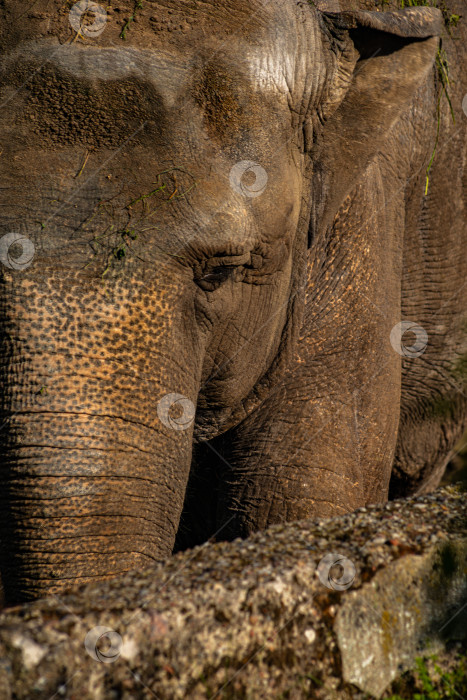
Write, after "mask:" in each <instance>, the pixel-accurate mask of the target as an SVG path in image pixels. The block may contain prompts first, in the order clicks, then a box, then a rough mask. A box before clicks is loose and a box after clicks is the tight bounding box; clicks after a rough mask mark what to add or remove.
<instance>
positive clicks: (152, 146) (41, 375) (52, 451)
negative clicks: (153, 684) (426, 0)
mask: <svg viewBox="0 0 467 700" xmlns="http://www.w3.org/2000/svg"><path fill="white" fill-rule="evenodd" d="M51 5H52V6H53V7H51ZM148 5H150V6H148ZM133 6H134V5H133V3H128V2H126V3H125V2H123V1H122V2H121V3H113V9H111V10H109V13H108V18H107V23H106V26H105V28H104V30H103V31H102V33H100V34H99V35H98V36H96V37H84V38H80V37H76V33H75V32H74V31H73V30H72V29H71V27H70V23H69V17H68V10H67V8H63V3H62V2H61V0H54V1H53V2H46V0H39V2H37V3H35V5H34V8H33V9H30V8H29V2H21V3H18V2H17V0H15V2H13V1H12V0H7V1H6V3H4V5H2V8H1V9H0V19H1V37H0V41H1V51H2V55H3V56H4V59H3V64H2V65H3V73H2V93H1V104H2V107H1V110H0V119H1V121H2V124H1V126H2V133H3V138H2V148H3V154H2V157H1V163H2V177H1V183H2V190H1V192H2V195H4V196H5V199H4V201H3V202H2V203H1V209H0V211H1V212H2V223H1V227H2V228H1V232H2V233H9V232H19V233H21V234H22V235H24V236H26V237H27V238H29V239H30V240H31V241H32V242H33V244H34V248H35V254H34V258H33V260H32V262H31V264H29V265H24V266H23V268H22V269H15V268H14V265H12V263H11V260H12V259H14V256H15V255H17V256H18V255H19V254H20V253H21V250H22V251H23V254H24V250H25V249H24V247H23V248H22V249H21V247H20V248H19V253H18V249H16V252H15V251H14V250H12V251H10V253H11V256H10V258H8V257H5V253H3V255H4V257H3V261H4V264H3V266H2V269H1V273H2V279H1V286H0V290H1V292H0V303H1V323H2V355H3V361H2V365H1V367H2V373H3V376H2V386H3V393H2V412H3V416H4V420H5V421H6V423H5V424H4V426H3V428H2V430H1V431H0V440H1V446H2V453H3V456H2V463H1V470H2V471H1V480H2V489H1V499H2V502H1V504H0V510H1V516H0V517H1V540H2V549H1V560H0V571H1V575H2V580H3V585H4V589H5V598H6V600H7V601H10V602H11V601H14V600H19V599H24V598H28V597H34V596H37V595H42V594H44V593H46V592H51V591H55V592H58V591H60V590H62V589H63V588H65V587H67V586H70V585H72V584H77V583H82V582H84V581H87V580H90V579H92V578H96V577H107V576H111V575H114V574H116V573H118V572H121V571H124V570H128V569H131V568H136V567H139V566H144V565H146V564H147V563H148V562H150V561H151V560H154V559H160V558H162V557H165V556H167V555H169V554H170V553H171V551H172V550H173V548H174V546H175V548H181V547H186V546H190V545H193V544H195V543H197V542H200V541H203V540H204V539H206V538H207V537H209V536H213V535H216V536H217V537H218V538H223V537H235V536H238V535H245V534H247V533H249V532H251V531H253V530H255V529H257V528H263V527H266V526H267V525H270V524H272V523H276V522H280V521H284V520H291V519H295V518H301V517H307V516H331V515H335V514H340V513H343V512H348V511H351V510H352V509H354V508H356V507H358V506H362V505H364V504H366V503H369V502H383V501H385V500H386V499H387V497H388V491H389V492H390V494H391V495H399V494H404V493H407V494H408V493H412V492H423V491H424V490H428V489H430V488H432V487H434V486H435V485H436V484H437V483H438V482H439V479H440V477H441V475H442V472H443V469H444V464H445V462H446V458H447V455H448V453H449V451H450V450H451V449H452V448H453V446H454V444H455V442H456V440H457V439H458V437H459V436H460V434H461V432H462V429H463V426H464V424H465V417H466V405H465V395H464V394H463V393H462V391H461V390H462V385H461V383H462V378H460V379H459V376H460V375H461V372H460V371H459V366H460V365H459V358H460V357H461V355H462V353H463V352H465V336H463V335H462V328H463V325H462V324H463V322H464V323H465V321H463V319H462V314H461V311H462V310H463V309H464V306H465V287H464V288H462V283H463V282H464V278H465V249H463V245H464V246H465V242H466V241H465V225H464V224H463V216H464V212H463V200H462V197H461V188H462V181H461V172H462V158H465V127H462V125H461V123H462V119H463V118H465V117H463V114H462V111H461V107H460V103H461V99H462V95H463V94H464V93H463V92H462V86H461V84H460V83H459V80H460V79H462V80H465V71H464V73H462V70H461V65H462V63H460V64H459V66H458V65H457V64H456V63H454V64H453V72H456V76H455V77H456V78H457V79H458V82H457V84H456V87H455V90H456V92H455V95H454V94H453V97H452V101H453V106H454V109H455V111H456V116H457V122H458V126H456V127H454V126H453V125H452V124H451V122H450V116H449V111H448V109H447V103H446V104H445V102H444V101H442V102H441V103H440V105H441V106H440V114H441V122H440V123H441V130H440V131H441V137H440V141H439V144H438V149H437V150H438V152H437V154H436V158H435V160H434V164H433V168H432V170H431V175H430V183H429V194H428V196H427V197H425V196H424V188H425V170H426V166H427V163H428V160H429V158H430V156H431V153H432V151H433V146H434V142H435V136H436V103H437V92H436V69H435V68H434V66H433V62H434V58H435V54H436V51H437V46H438V35H439V34H440V32H441V29H442V20H441V16H440V13H439V12H438V11H437V10H433V9H430V8H413V9H410V10H407V11H404V12H399V13H390V12H384V13H382V12H380V13H368V12H351V13H344V14H339V15H336V14H335V15H332V14H326V13H322V12H321V11H319V10H318V9H316V8H315V7H312V6H311V5H308V4H306V3H304V2H295V1H294V0H287V1H286V2H284V1H283V0H280V1H279V0H277V1H276V0H270V1H269V2H260V1H259V0H254V1H253V2H252V1H250V0H249V1H248V2H246V1H243V0H238V1H237V2H235V3H232V2H224V1H223V0H221V1H220V2H215V3H214V2H202V1H196V2H193V3H184V2H181V1H180V0H166V1H165V2H159V1H157V2H151V3H144V7H143V9H141V10H139V11H138V14H137V17H136V21H135V22H133V23H132V24H131V27H130V29H129V30H128V31H127V33H126V39H125V40H124V41H123V40H122V39H121V38H120V36H119V34H120V32H121V29H122V24H123V19H122V18H125V17H128V16H129V14H130V9H132V8H133ZM20 7H21V11H20V9H19V8H20ZM344 9H345V8H344ZM117 10H118V11H117ZM459 44H460V46H459ZM448 47H450V48H451V49H452V51H457V52H458V56H457V58H459V57H460V58H462V56H461V53H460V52H462V51H463V50H464V49H463V48H462V42H458V44H454V43H453V42H451V43H449V40H448ZM453 47H454V48H453ZM465 91H466V90H465V86H464V92H465ZM461 93H462V94H461ZM462 129H463V130H462ZM241 161H252V162H254V163H256V164H258V165H259V166H260V168H261V169H260V170H258V169H257V171H256V172H257V174H258V178H257V179H256V182H255V177H254V175H253V174H252V173H251V172H249V173H246V174H245V175H244V176H243V179H242V180H239V179H238V178H237V179H235V170H234V171H232V168H233V166H235V164H237V163H239V162H241ZM240 185H242V186H243V189H242V187H241V186H240ZM262 186H264V189H263V190H262V191H261V192H259V193H256V192H254V194H255V195H257V196H250V195H251V189H252V188H253V189H254V188H255V187H256V189H257V190H258V188H260V189H261V187H262ZM447 193H448V194H447ZM16 259H17V260H22V259H23V258H16ZM5 261H6V263H7V264H5ZM401 320H410V321H413V322H414V323H416V324H418V325H420V326H422V327H423V328H424V329H425V330H426V332H427V333H428V339H429V342H428V346H427V348H426V350H425V352H424V353H423V354H421V355H420V356H419V357H416V358H405V359H404V360H402V359H401V354H399V353H398V352H396V351H395V350H394V348H393V347H392V345H391V343H390V333H391V329H393V327H394V325H395V324H397V323H398V322H400V321H401ZM464 330H465V329H464ZM404 340H406V338H404ZM407 342H408V344H410V340H408V341H407ZM463 343H464V345H463ZM456 363H457V364H456ZM174 393H175V394H180V395H182V396H183V397H185V399H187V400H184V401H182V403H179V405H178V409H180V408H182V409H184V410H185V413H184V414H183V415H180V412H179V413H177V408H176V407H174V408H173V409H172V412H171V413H170V414H169V416H171V418H172V419H173V421H174V420H175V421H177V420H179V421H181V423H176V422H175V424H174V422H172V424H171V423H170V422H169V421H168V420H167V419H166V417H164V414H163V412H161V406H162V407H163V406H164V403H162V404H161V403H160V401H161V399H163V397H164V396H166V395H167V394H174ZM190 402H191V403H190ZM191 405H194V406H196V420H195V422H194V424H192V422H191V421H190V407H191ZM158 406H159V413H158ZM161 418H162V419H161ZM174 426H175V427H174ZM391 475H392V477H391Z"/></svg>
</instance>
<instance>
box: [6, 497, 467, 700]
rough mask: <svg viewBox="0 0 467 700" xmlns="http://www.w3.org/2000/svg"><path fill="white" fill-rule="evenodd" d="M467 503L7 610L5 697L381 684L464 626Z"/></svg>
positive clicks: (376, 509)
mask: <svg viewBox="0 0 467 700" xmlns="http://www.w3.org/2000/svg"><path fill="white" fill-rule="evenodd" d="M466 516H467V505H466V503H465V494H463V493H461V492H459V491H458V490H456V489H455V488H453V487H448V488H445V489H438V491H436V492H435V493H433V494H431V495H429V496H425V497H422V498H418V499H408V500H401V501H394V502H392V503H390V504H388V505H386V506H372V507H368V508H366V509H360V510H358V511H356V512H355V513H352V514H350V515H346V516H342V517H339V518H334V519H332V520H327V521H316V520H314V521H301V522H297V523H291V524H287V525H283V526H276V527H273V528H270V529H269V530H267V531H266V532H262V533H257V534H255V535H253V536H252V537H250V538H249V539H248V540H245V541H240V540H236V541H235V542H231V543H223V542H221V543H217V544H207V545H203V546H202V547H198V548H196V549H194V550H191V551H189V552H184V553H181V554H178V555H176V556H175V557H173V558H172V559H170V560H168V561H166V562H163V563H161V564H157V565H155V566H153V567H151V568H149V569H146V570H144V571H138V572H131V573H128V574H126V575H125V576H122V577H119V578H116V579H114V580H111V581H105V582H101V583H95V584H90V585H87V586H85V587H83V588H81V589H78V590H76V591H71V592H69V593H67V594H66V595H62V596H61V597H60V598H58V597H51V598H47V599H44V600H40V601H37V602H36V603H32V604H29V605H25V606H21V607H18V608H14V609H10V610H8V611H5V612H4V613H3V614H2V615H1V616H0V700H10V699H13V698H15V699H17V700H23V699H24V700H26V699H27V700H30V699H31V698H37V700H42V699H44V700H49V698H50V697H51V696H53V695H54V694H56V698H70V699H71V698H79V700H91V699H92V700H100V699H102V700H107V698H109V699H113V698H115V699H117V698H119V699H120V698H121V699H123V700H130V698H131V699H132V700H134V699H135V698H145V699H146V698H153V697H154V696H155V697H157V698H160V699H164V700H166V699H167V700H172V699H173V700H175V699H178V698H193V699H198V698H199V699H201V698H214V697H215V698H255V699H256V698H261V699H263V698H265V699H266V698H271V699H272V698H274V699H276V698H279V697H287V698H291V699H292V700H293V699H295V698H296V699H298V698H307V697H312V698H318V699H321V698H322V699H323V700H328V698H329V699H330V698H337V699H340V698H342V699H343V700H344V699H345V700H346V699H347V698H363V697H368V695H365V693H367V694H370V696H372V697H380V696H381V695H382V694H383V693H384V691H385V689H386V688H387V687H388V686H389V685H390V683H391V681H392V680H393V679H394V678H395V677H396V676H397V675H399V674H400V673H401V672H402V671H403V670H404V669H406V668H410V667H412V666H413V664H414V660H415V657H416V656H420V655H421V654H423V653H424V652H425V651H426V650H429V651H430V653H432V652H433V651H436V650H441V649H443V648H444V645H445V642H446V640H448V639H459V638H461V637H462V633H463V632H464V630H465V629H466V624H465V616H463V613H465V611H466V608H464V609H463V611H462V606H463V605H464V604H465V601H466V598H467V590H466V589H467V585H466V577H465V554H466V547H467V544H466V538H465V524H466V521H467V517H466ZM333 553H334V554H336V556H337V558H340V568H339V565H338V566H337V567H336V566H335V567H333V568H330V561H331V560H332V557H331V556H330V555H331V554H333ZM324 557H326V558H325V559H324ZM334 559H336V557H334ZM96 628H104V629H96ZM106 630H107V631H106ZM99 639H100V641H98V640H99ZM85 643H86V646H85ZM106 643H107V646H108V647H109V646H110V648H106V646H105V644H106Z"/></svg>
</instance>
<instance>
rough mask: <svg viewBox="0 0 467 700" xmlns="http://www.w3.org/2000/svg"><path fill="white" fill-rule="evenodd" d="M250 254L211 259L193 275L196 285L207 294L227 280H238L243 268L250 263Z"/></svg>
mask: <svg viewBox="0 0 467 700" xmlns="http://www.w3.org/2000/svg"><path fill="white" fill-rule="evenodd" d="M250 258H251V256H250V253H247V254H245V255H229V256H219V257H216V258H211V259H210V260H208V261H207V262H206V264H205V265H204V266H203V268H202V269H199V270H198V274H195V282H196V284H197V285H198V286H199V287H201V289H204V290H205V291H207V292H213V291H214V290H215V289H217V288H218V287H220V286H221V285H222V284H224V282H226V281H227V280H228V279H230V278H232V277H234V278H235V280H238V279H240V277H241V275H242V273H243V271H244V266H245V265H248V263H249V262H250Z"/></svg>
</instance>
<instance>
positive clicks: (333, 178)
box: [305, 7, 442, 233]
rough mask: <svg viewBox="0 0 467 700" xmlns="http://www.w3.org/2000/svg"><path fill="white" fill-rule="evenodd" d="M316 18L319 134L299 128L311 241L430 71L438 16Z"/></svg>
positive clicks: (430, 12) (409, 12) (423, 11)
mask: <svg viewBox="0 0 467 700" xmlns="http://www.w3.org/2000/svg"><path fill="white" fill-rule="evenodd" d="M318 14H319V16H320V20H321V22H322V29H323V32H324V36H325V45H326V46H327V50H328V51H329V52H330V58H331V62H332V61H334V67H333V70H332V71H331V75H330V76H329V77H328V79H327V83H326V89H325V95H324V100H323V102H322V104H321V106H320V108H319V110H318V115H317V116H318V124H319V123H321V124H322V125H323V126H322V128H319V129H315V128H314V126H315V125H314V124H313V126H311V124H310V119H309V120H308V125H307V124H305V147H306V148H307V150H308V151H309V152H310V155H311V157H312V160H313V171H314V176H313V181H314V197H313V199H314V201H315V207H314V211H313V213H312V221H311V233H313V232H316V230H317V228H319V229H321V230H322V227H326V226H327V225H329V224H330V223H331V221H332V219H333V218H334V216H335V214H336V213H337V210H338V208H339V206H340V205H341V204H342V201H343V200H344V198H345V196H346V195H347V194H348V193H349V191H350V190H351V188H352V186H353V185H354V184H355V183H356V182H357V180H358V177H359V175H360V174H361V173H362V172H363V170H364V169H365V168H366V166H367V165H368V163H369V162H370V160H371V159H372V158H373V157H374V156H375V155H376V153H377V152H378V150H379V149H380V148H381V146H382V143H383V141H384V139H385V137H386V135H387V133H388V131H389V130H390V128H391V127H392V125H393V124H394V122H395V121H396V120H397V118H398V116H399V114H400V112H401V110H402V108H403V107H404V105H405V104H406V103H407V102H408V101H409V100H410V99H411V97H412V96H413V94H414V92H415V90H416V89H417V87H419V86H420V84H421V83H422V82H423V80H424V78H425V77H426V75H427V73H428V72H429V70H430V68H431V67H432V65H433V62H434V59H435V56H436V51H437V47H438V40H439V39H438V37H439V34H440V32H441V28H442V15H441V12H440V11H439V10H437V9H435V8H431V7H423V8H421V7H417V8H407V9H406V10H400V11H397V12H363V11H361V12H359V11H356V12H340V13H328V12H323V13H318ZM312 119H313V118H312V117H311V122H312ZM307 126H308V138H307ZM310 126H311V129H310ZM310 131H311V133H312V136H311V139H310V135H309V134H310ZM310 140H311V143H310ZM307 146H308V147H307ZM313 229H314V230H313Z"/></svg>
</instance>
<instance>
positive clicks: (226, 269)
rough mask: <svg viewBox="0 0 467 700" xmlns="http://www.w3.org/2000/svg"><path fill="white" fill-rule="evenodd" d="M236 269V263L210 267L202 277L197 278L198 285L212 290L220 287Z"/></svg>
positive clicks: (209, 290)
mask: <svg viewBox="0 0 467 700" xmlns="http://www.w3.org/2000/svg"><path fill="white" fill-rule="evenodd" d="M236 269H238V266H237V265H222V266H218V267H212V268H211V269H210V270H209V271H207V272H206V273H205V274H204V275H203V276H202V277H200V278H199V279H197V280H196V281H197V283H198V285H199V286H200V287H201V288H202V289H204V290H206V291H208V292H211V291H214V289H217V288H218V287H220V285H221V284H223V283H224V282H226V281H227V280H228V279H229V277H231V276H232V274H233V272H234V271H235V270H236Z"/></svg>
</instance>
